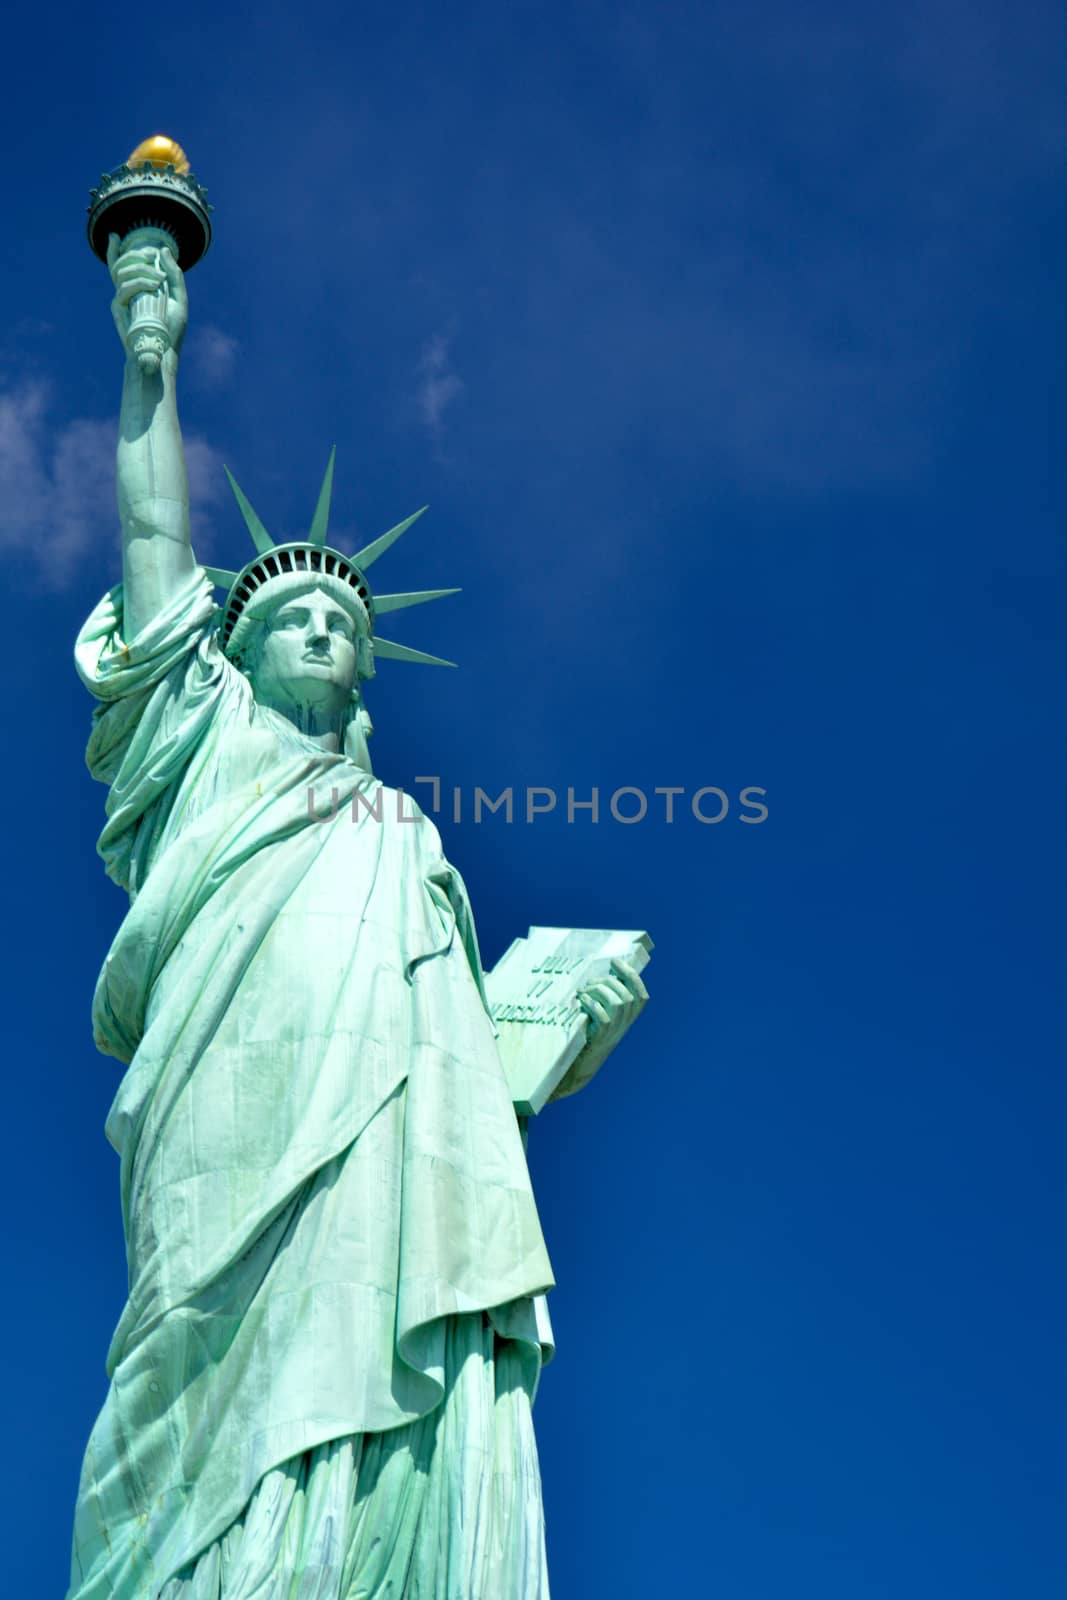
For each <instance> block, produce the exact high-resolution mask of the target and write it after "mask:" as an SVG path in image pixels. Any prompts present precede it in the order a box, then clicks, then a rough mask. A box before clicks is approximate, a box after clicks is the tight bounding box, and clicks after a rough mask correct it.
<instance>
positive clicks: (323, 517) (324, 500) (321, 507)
mask: <svg viewBox="0 0 1067 1600" xmlns="http://www.w3.org/2000/svg"><path fill="white" fill-rule="evenodd" d="M336 454H337V446H336V445H334V447H333V449H332V450H331V451H330V459H329V461H327V463H326V475H325V477H324V478H323V480H322V488H321V489H320V490H319V500H318V504H317V505H316V507H315V515H314V516H313V517H312V519H311V532H310V534H309V535H308V542H309V543H310V544H315V545H318V547H319V549H320V550H321V549H322V547H323V545H324V544H325V543H326V525H327V523H328V522H329V520H330V495H331V494H332V493H333V462H334V457H335V456H336Z"/></svg>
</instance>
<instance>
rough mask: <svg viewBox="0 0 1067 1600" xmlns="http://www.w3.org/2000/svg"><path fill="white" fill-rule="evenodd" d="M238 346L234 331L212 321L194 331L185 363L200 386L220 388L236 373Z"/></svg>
mask: <svg viewBox="0 0 1067 1600" xmlns="http://www.w3.org/2000/svg"><path fill="white" fill-rule="evenodd" d="M238 349H239V346H238V343H237V340H236V339H235V338H234V337H233V336H232V334H229V333H224V332H223V330H222V329H221V328H217V327H216V326H215V325H214V323H211V322H208V323H205V324H204V325H203V326H202V327H198V328H194V329H193V330H192V331H191V333H190V335H189V339H188V343H187V345H186V348H185V350H184V352H183V355H184V362H183V364H184V366H185V369H186V371H187V372H188V373H189V376H190V378H191V379H192V381H193V382H194V383H196V384H197V385H199V387H200V388H202V389H219V388H222V387H223V386H224V385H225V384H227V383H229V382H230V379H231V378H232V377H233V375H234V371H235V369H236V366H237V352H238Z"/></svg>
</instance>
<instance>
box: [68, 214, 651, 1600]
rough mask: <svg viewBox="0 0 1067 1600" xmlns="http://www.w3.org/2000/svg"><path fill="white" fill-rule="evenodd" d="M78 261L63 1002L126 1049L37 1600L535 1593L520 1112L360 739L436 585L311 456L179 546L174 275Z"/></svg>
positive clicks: (448, 905) (428, 882) (538, 1355)
mask: <svg viewBox="0 0 1067 1600" xmlns="http://www.w3.org/2000/svg"><path fill="white" fill-rule="evenodd" d="M108 264H109V267H110V269H111V275H112V279H113V282H114V286H115V299H114V304H113V312H114V316H115V320H116V324H117V327H118V331H119V335H120V338H121V339H122V342H123V347H124V349H125V350H126V351H127V359H126V367H125V377H124V385H123V392H122V409H121V419H120V437H119V444H118V457H117V490H118V505H119V512H120V517H121V524H122V536H123V569H122V570H123V581H122V583H121V584H120V585H118V586H117V587H116V588H115V589H113V590H112V591H111V593H110V594H109V595H108V596H107V597H106V598H105V599H104V600H103V601H102V602H101V604H100V605H99V606H98V607H97V609H96V610H95V612H94V613H93V615H92V616H91V617H90V619H89V621H88V622H87V624H86V626H85V627H84V629H83V630H82V632H81V635H80V636H79V639H78V642H77V648H76V659H77V665H78V670H79V672H80V674H81V676H82V678H83V680H84V682H85V683H86V685H87V686H88V687H89V688H90V690H91V691H92V693H93V694H94V695H95V696H96V698H97V701H98V706H97V709H96V713H95V717H94V722H93V728H92V734H91V738H90V742H89V748H88V762H89V767H90V770H91V771H92V773H93V775H94V776H95V777H97V778H99V779H100V780H102V781H103V782H104V783H106V784H107V785H108V788H109V792H108V799H107V821H106V826H105V828H104V830H103V833H102V835H101V839H100V847H99V848H100V852H101V854H102V856H103V859H104V862H105V865H106V868H107V871H108V873H109V875H110V876H111V877H112V878H113V879H114V880H115V881H116V882H117V883H118V884H120V885H121V886H122V887H124V888H125V889H126V890H128V892H129V897H130V906H129V910H128V913H127V915H126V917H125V920H124V921H123V923H122V925H121V927H120V929H119V932H118V934H117V936H116V938H115V940H114V943H113V945H112V947H111V950H110V952H109V953H108V956H107V959H106V961H105V963H104V967H103V970H102V972H101V974H100V979H99V983H98V985H97V990H96V995H95V998H94V1007H93V1020H94V1030H95V1036H96V1041H97V1044H98V1046H99V1048H100V1049H101V1050H102V1051H104V1052H105V1053H106V1054H109V1055H113V1056H116V1057H117V1058H118V1059H119V1060H120V1061H122V1062H123V1063H125V1064H126V1070H125V1076H124V1077H123V1079H122V1082H121V1085H120V1087H119V1089H118V1092H117V1095H116V1098H115V1101H114V1104H113V1106H112V1108H111V1111H110V1114H109V1117H108V1122H107V1136H108V1138H109V1140H110V1142H111V1143H112V1144H113V1145H114V1147H115V1149H116V1150H117V1152H118V1154H119V1156H120V1159H121V1194H122V1214H123V1223H124V1229H125V1235H126V1244H127V1255H128V1264H129V1298H128V1302H127V1304H126V1307H125V1310H124V1311H123V1313H122V1316H121V1319H120V1321H119V1324H118V1327H117V1330H116V1332H115V1335H114V1339H113V1341H112V1345H111V1349H110V1352H109V1356H108V1373H109V1377H110V1380H111V1381H110V1388H109V1391H108V1394H107V1398H106V1401H105V1404H104V1406H103V1409H102V1411H101V1413H100V1416H99V1418H98V1420H97V1422H96V1425H95V1427H94V1429H93V1432H92V1436H91V1439H90V1441H89V1445H88V1449H87V1452H86V1456H85V1462H84V1467H83V1470H82V1477H81V1483H80V1488H79V1494H78V1502H77V1511H76V1518H75V1531H74V1542H73V1557H72V1574H71V1586H70V1590H69V1596H68V1600H386V1597H389V1600H401V1597H412V1600H546V1597H547V1595H548V1582H547V1576H546V1568H545V1553H544V1527H543V1516H542V1506H541V1488H540V1477H539V1469H538V1460H537V1450H536V1444H535V1439H534V1433H533V1427H532V1421H531V1404H532V1400H533V1396H534V1391H535V1388H536V1385H537V1381H538V1375H539V1372H540V1369H541V1366H542V1364H543V1362H544V1361H545V1359H546V1358H547V1356H548V1355H549V1353H550V1350H551V1331H550V1325H549V1322H548V1318H547V1312H546V1308H545V1303H544V1299H543V1297H544V1294H545V1292H546V1291H547V1290H548V1289H549V1288H550V1287H551V1285H552V1271H551V1268H550V1265H549V1259H548V1255H547V1252H546V1248H545V1244H544V1241H543V1239H542V1235H541V1228H540V1225H539V1222H538V1216H537V1210H536V1206H535V1202H534V1197H533V1193H532V1190H531V1186H530V1179H529V1175H528V1171H527V1166H526V1159H525V1150H524V1138H523V1132H522V1129H521V1128H520V1124H519V1120H518V1119H517V1117H516V1110H515V1106H514V1104H513V1097H512V1094H511V1093H510V1091H509V1085H508V1080H507V1077H506V1074H505V1071H504V1068H503V1065H502V1060H501V1052H500V1049H499V1047H498V1040H497V1036H496V1032H497V1030H495V1029H494V1025H493V1021H492V1019H491V1017H490V1014H489V1008H488V1006H487V1004H486V998H485V987H484V982H483V972H482V967H481V963H480V959H479V954H478V946H477V942H476V938H475V932H474V924H473V921H472V918H471V913H470V909H469V906H468V902H467V897H466V894H465V891H464V887H463V883H462V880H461V879H460V876H459V874H458V873H457V872H456V870H455V869H454V868H453V867H452V866H451V865H450V864H449V863H448V861H447V860H446V859H445V857H444V854H443V852H442V848H441V842H440V838H439V836H438V833H437V830H436V828H435V826H434V824H433V823H432V821H431V820H430V819H429V818H427V817H424V816H422V814H421V813H420V812H419V811H418V808H417V807H416V806H415V804H414V802H413V801H412V800H411V799H410V798H408V797H406V796H403V797H401V796H398V795H397V794H396V793H395V792H394V791H391V790H388V789H386V788H384V786H383V785H382V784H381V783H380V782H379V781H378V779H377V778H376V777H375V776H374V775H373V772H372V770H371V765H370V760H369V755H368V746H367V737H368V733H369V728H370V724H369V719H368V715H367V711H366V708H365V705H364V701H363V695H362V685H363V683H364V682H365V681H366V680H367V679H368V678H370V677H372V676H373V673H374V665H375V660H376V658H377V659H382V658H386V659H388V658H390V657H392V658H394V659H396V658H399V659H406V660H409V661H413V662H414V661H431V660H433V658H431V657H426V656H424V655H422V654H421V653H420V652H418V651H414V650H410V649H408V648H407V647H403V646H399V645H394V644H390V643H388V642H387V641H384V640H382V639H381V638H380V637H379V636H378V634H377V628H376V625H377V620H378V618H379V617H380V616H381V615H382V614H385V613H387V612H388V611H390V610H396V609H400V608H401V607H402V606H405V605H410V604H414V603H417V602H420V601H423V600H428V599H432V598H435V597H436V595H437V594H438V593H440V592H441V591H434V592H425V591H424V592H415V593H413V594H408V595H378V596H377V597H375V595H374V594H373V593H372V590H371V586H370V584H369V582H368V580H367V576H366V572H367V568H368V567H370V566H371V565H372V563H373V562H374V561H375V560H376V559H377V557H378V556H379V555H381V554H383V553H384V552H385V550H386V549H387V548H388V547H389V546H390V545H391V544H392V543H393V542H394V541H395V539H396V538H397V537H398V536H399V535H400V534H401V533H402V532H403V531H404V530H405V528H406V527H407V526H408V525H409V523H410V522H411V521H413V520H414V519H409V521H408V522H405V523H401V524H400V525H399V526H398V527H396V528H394V529H392V530H391V531H390V532H389V533H387V534H384V535H383V536H382V537H381V538H380V539H378V540H375V542H374V543H373V544H371V545H369V546H367V547H366V548H365V549H364V550H363V551H361V552H360V553H359V554H358V555H356V556H346V555H344V554H342V553H341V552H340V551H338V550H336V549H334V548H332V547H331V545H330V544H329V542H328V537H327V533H328V529H327V521H328V515H329V502H330V490H331V476H332V466H333V458H332V456H331V460H330V467H329V468H328V469H327V475H326V481H325V482H324V485H323V490H322V493H321V495H320V497H319V501H318V505H317V508H316V510H315V513H314V516H313V518H312V520H311V523H310V527H309V531H308V535H307V537H306V539H303V540H300V541H297V542H291V543H286V544H281V545H275V544H274V543H273V541H272V540H271V537H270V536H269V534H268V533H267V532H266V529H265V528H264V526H263V524H262V523H261V522H260V521H259V519H258V517H257V516H256V513H255V512H254V511H253V509H252V507H251V505H250V504H249V503H248V501H247V500H246V499H245V498H244V496H243V495H242V494H241V492H240V491H239V490H236V492H237V496H238V502H239V504H240V506H241V509H242V511H243V513H244V517H245V521H246V523H247V525H248V528H249V530H250V531H251V534H252V536H253V539H254V542H255V546H256V549H255V554H254V556H253V557H252V559H251V561H249V563H248V565H247V566H246V567H245V568H244V569H243V570H242V571H241V572H240V573H237V574H227V573H221V572H217V571H215V570H213V569H205V568H202V567H201V566H199V565H198V564H197V562H196V559H195V557H194V554H193V550H192V548H191V545H190V538H189V500H188V492H187V486H186V475H185V465H184V460H183V454H182V442H181V434H180V430H179V424H178V412H177V403H176V385H177V373H178V365H179V359H180V352H181V345H182V338H183V335H184V332H185V326H186V320H187V298H186V293H185V287H184V281H183V273H182V270H181V269H180V267H179V265H178V260H177V259H176V253H175V251H174V250H173V249H171V248H169V247H164V248H162V249H161V248H159V247H158V243H156V244H151V243H150V244H138V242H137V240H136V238H133V239H131V238H126V239H125V240H124V241H123V242H121V243H120V239H119V236H118V235H113V236H112V238H111V241H110V244H109V247H108ZM146 295H147V296H150V297H153V303H154V304H155V307H156V310H157V313H158V320H159V322H160V326H161V329H162V332H161V334H160V339H161V343H160V345H159V347H158V349H157V350H156V352H155V355H154V356H152V357H151V359H144V358H143V350H142V354H141V355H138V354H136V353H135V351H134V350H133V348H132V345H133V341H132V339H131V316H132V313H131V305H132V303H133V302H134V301H135V300H137V297H139V296H146ZM235 489H236V485H235ZM217 583H223V584H225V586H226V587H227V589H228V598H227V600H226V602H225V604H224V606H223V607H222V609H221V611H220V609H219V608H218V607H217V606H216V604H215V600H214V588H215V585H216V584H217ZM445 592H449V591H445ZM311 794H315V795H319V796H321V799H322V803H321V805H320V804H312V803H310V801H309V795H311ZM645 998H646V995H645V991H644V988H643V986H642V984H641V980H640V978H639V976H638V975H637V972H636V970H634V969H633V968H632V967H630V966H628V965H627V964H626V963H625V962H622V963H619V962H617V963H615V965H614V967H613V972H612V975H611V976H609V977H605V978H602V979H601V980H600V981H599V982H598V983H596V984H592V985H588V986H586V987H584V988H583V989H582V990H581V993H580V1003H581V1005H582V1007H583V1009H584V1011H585V1012H586V1014H587V1016H588V1019H589V1020H588V1042H587V1043H586V1045H585V1046H584V1049H585V1052H586V1055H587V1056H588V1057H591V1056H593V1055H596V1057H597V1059H598V1060H599V1059H601V1058H602V1057H603V1056H604V1055H605V1054H606V1053H607V1051H608V1050H610V1049H611V1048H612V1046H613V1045H614V1043H615V1042H616V1041H617V1040H618V1038H619V1037H621V1035H622V1033H623V1032H624V1031H625V1029H626V1028H627V1027H628V1026H629V1024H630V1022H631V1021H632V1020H633V1018H634V1016H635V1015H636V1014H637V1012H638V1011H639V1010H640V1008H641V1005H642V1004H643V1001H644V999H645Z"/></svg>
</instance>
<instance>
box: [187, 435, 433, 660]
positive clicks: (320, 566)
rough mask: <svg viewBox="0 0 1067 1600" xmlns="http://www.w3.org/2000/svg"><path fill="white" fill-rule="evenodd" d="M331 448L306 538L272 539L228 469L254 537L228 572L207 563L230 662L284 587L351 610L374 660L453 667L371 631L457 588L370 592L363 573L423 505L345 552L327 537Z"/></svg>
mask: <svg viewBox="0 0 1067 1600" xmlns="http://www.w3.org/2000/svg"><path fill="white" fill-rule="evenodd" d="M336 454H337V450H336V446H335V447H334V449H333V450H331V451H330V459H329V461H328V462H327V463H326V475H325V477H324V478H323V480H322V488H321V489H320V491H319V498H318V503H317V504H316V506H315V515H314V516H313V517H312V519H311V528H310V530H309V533H308V537H307V539H306V540H296V541H294V542H291V543H285V544H275V543H274V541H273V539H272V538H271V536H270V534H269V533H268V532H267V530H266V528H265V527H264V526H263V524H262V522H261V521H260V520H259V518H258V517H257V515H256V513H255V512H254V511H253V509H252V507H251V505H250V504H249V502H248V500H247V498H246V496H245V495H244V493H243V492H242V490H241V489H240V488H239V486H238V484H237V482H236V480H235V479H234V476H233V474H232V473H231V472H230V469H229V468H228V467H227V468H226V476H227V478H229V480H230V488H231V489H232V490H233V492H234V496H235V498H236V500H237V504H238V506H239V507H240V511H241V515H242V516H243V517H244V520H245V525H246V527H247V528H248V531H249V533H250V534H251V535H252V543H253V544H254V545H255V547H256V554H255V556H254V557H253V558H252V560H251V561H249V562H248V563H247V564H246V565H245V566H244V567H242V568H241V570H240V572H228V571H226V570H225V569H224V568H222V567H205V568H204V571H205V572H206V573H207V575H208V577H209V578H210V579H211V581H212V583H215V584H218V585H219V586H220V587H221V588H223V589H226V590H227V591H228V593H227V597H226V601H225V604H224V605H223V608H222V620H221V622H220V624H219V642H220V643H221V645H222V648H223V651H224V652H225V654H226V655H227V656H229V657H230V659H231V660H236V659H237V658H238V657H239V656H240V654H241V651H242V649H243V647H244V645H245V642H246V641H247V639H248V636H249V634H250V633H251V631H252V624H253V622H254V621H255V620H256V619H257V618H260V617H263V616H265V615H266V614H267V613H268V612H269V611H272V610H273V609H274V607H275V606H276V605H278V604H280V602H281V601H282V600H283V599H284V598H285V595H286V593H291V594H300V593H306V592H307V591H308V590H309V589H313V588H314V589H323V590H324V591H325V592H326V593H327V594H329V595H330V597H331V599H333V600H336V601H337V602H338V604H339V605H342V606H343V607H344V609H345V610H346V611H347V612H348V614H349V616H350V617H351V618H352V621H353V622H354V623H355V625H356V628H357V629H358V630H359V632H360V633H362V634H363V635H364V637H365V638H368V639H370V640H372V642H373V647H374V654H375V656H376V657H377V658H378V659H379V660H387V661H415V662H422V663H424V664H426V665H429V666H436V667H454V666H455V662H454V661H444V660H442V658H441V657H440V656H431V655H427V654H426V652H425V651H424V650H413V649H411V648H410V646H408V645H406V644H394V643H393V641H392V640H391V639H382V638H379V637H377V636H376V635H375V632H374V625H375V622H376V620H377V618H378V617H379V616H383V615H384V614H385V613H386V612H389V611H401V610H403V609H404V608H405V607H407V606H419V605H424V604H425V602H426V601H427V600H441V599H443V598H444V596H445V595H449V594H458V593H459V590H458V589H416V590H412V591H411V592H410V593H408V594H380V595H377V596H375V595H373V594H372V593H371V588H370V584H369V583H368V582H367V578H366V571H367V568H368V567H369V566H371V565H372V564H373V563H374V562H375V561H377V559H378V557H379V556H380V555H383V554H384V553H385V551H386V550H388V549H389V546H390V545H391V544H393V543H395V541H396V540H397V539H399V538H400V536H401V534H403V533H406V532H407V530H408V529H409V528H410V527H411V525H412V523H414V522H417V521H418V519H419V518H420V517H421V516H422V513H423V511H425V510H426V507H425V506H423V507H422V510H421V511H416V512H415V513H414V515H413V516H410V517H408V518H407V519H406V520H405V521H404V522H398V523H397V525H396V527H395V528H390V529H389V531H388V533H383V534H381V535H380V536H379V537H378V538H377V539H373V540H372V541H371V543H370V544H368V545H364V546H363V549H362V550H357V551H356V553H355V555H352V556H346V555H342V553H341V552H340V550H334V549H332V548H331V546H329V545H328V544H327V543H326V528H327V524H328V522H329V517H330V495H331V492H332V489H333V464H334V457H335V456H336Z"/></svg>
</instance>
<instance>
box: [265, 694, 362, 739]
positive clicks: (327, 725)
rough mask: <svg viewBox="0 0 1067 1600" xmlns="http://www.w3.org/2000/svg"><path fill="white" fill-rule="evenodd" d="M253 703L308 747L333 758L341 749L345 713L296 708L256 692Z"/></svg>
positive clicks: (272, 696)
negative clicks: (306, 741) (313, 746)
mask: <svg viewBox="0 0 1067 1600" xmlns="http://www.w3.org/2000/svg"><path fill="white" fill-rule="evenodd" d="M256 703H257V705H261V706H265V707H266V709H267V710H268V711H273V712H274V713H275V714H276V715H277V716H279V717H282V718H283V719H284V720H285V721H286V722H288V723H289V725H290V727H293V728H295V729H296V731H297V733H301V734H303V736H304V738H305V739H310V741H311V743H312V744H317V745H318V747H319V749H320V750H327V751H330V752H331V753H334V754H335V753H336V752H337V751H339V750H341V749H342V748H343V747H344V738H345V726H346V723H347V720H348V718H347V714H346V713H345V712H337V713H333V714H330V713H328V712H324V711H322V710H320V709H319V707H317V706H305V705H298V704H296V702H294V701H292V700H287V699H285V698H284V697H282V696H280V695H272V694H271V693H270V692H269V691H267V692H265V693H264V692H262V691H260V690H257V692H256Z"/></svg>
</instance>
